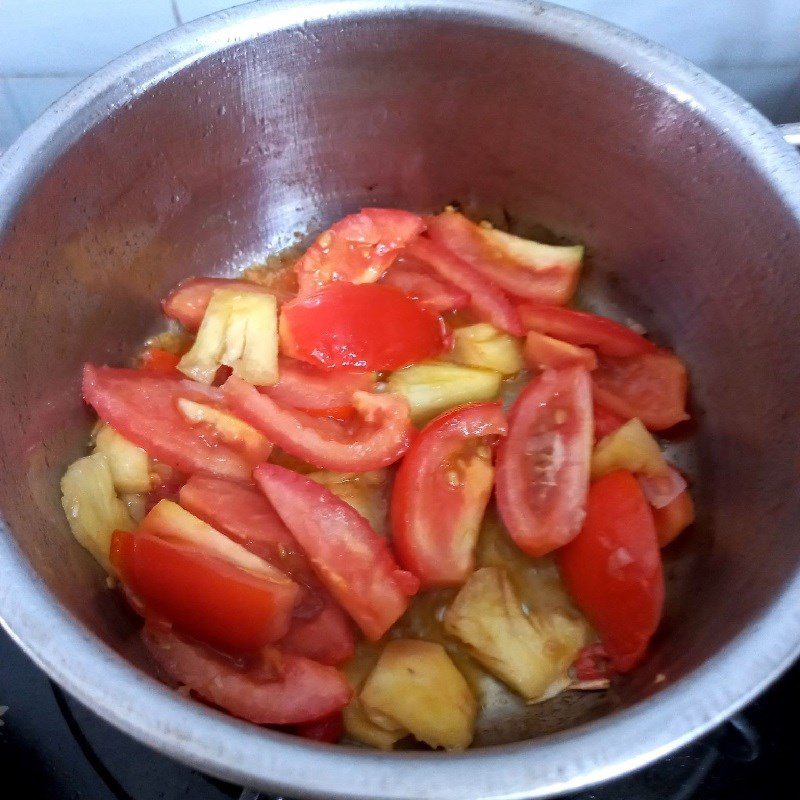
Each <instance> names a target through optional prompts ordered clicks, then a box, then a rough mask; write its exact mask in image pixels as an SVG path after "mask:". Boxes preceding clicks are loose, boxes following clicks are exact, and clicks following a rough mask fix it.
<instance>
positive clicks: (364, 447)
mask: <svg viewBox="0 0 800 800" xmlns="http://www.w3.org/2000/svg"><path fill="white" fill-rule="evenodd" d="M222 391H223V393H224V396H225V403H226V404H227V406H228V407H229V408H231V409H232V410H233V411H234V413H236V414H237V415H238V416H240V417H241V418H242V419H243V420H245V421H246V422H249V423H250V424H251V425H252V426H253V427H254V428H257V429H258V430H260V431H262V432H263V433H264V434H265V435H266V436H267V437H268V438H269V439H270V441H272V442H274V443H275V444H277V445H278V446H279V447H280V448H282V449H283V450H285V451H286V452H287V453H289V454H290V455H292V456H294V457H295V458H300V459H302V460H303V461H306V462H307V463H309V464H313V465H314V466H315V467H317V468H319V469H332V470H336V471H338V472H367V471H369V470H372V469H380V468H381V467H387V466H389V464H393V463H394V462H395V461H397V460H398V459H399V458H400V457H401V456H402V455H403V454H404V453H405V452H406V450H408V446H409V444H411V436H412V433H413V428H412V425H411V416H410V411H409V408H408V403H407V402H406V400H405V399H404V398H402V397H400V396H399V395H393V394H382V395H378V394H369V393H368V392H356V393H355V394H354V395H353V401H352V402H353V405H354V406H355V409H356V412H357V415H358V419H357V421H356V422H354V423H352V424H347V423H341V422H336V421H334V420H329V419H324V418H317V417H312V416H310V415H309V414H305V413H304V412H302V411H298V410H297V409H292V408H282V407H281V406H279V405H278V404H277V403H276V402H275V401H274V400H273V399H272V398H271V397H268V396H267V395H264V394H260V393H259V392H258V390H257V389H255V388H254V387H253V386H250V384H248V383H245V382H244V381H242V380H239V379H238V378H235V377H232V378H229V379H228V381H227V382H226V383H225V385H224V386H223V387H222ZM290 529H291V526H290Z"/></svg>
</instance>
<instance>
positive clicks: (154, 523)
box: [139, 500, 289, 583]
mask: <svg viewBox="0 0 800 800" xmlns="http://www.w3.org/2000/svg"><path fill="white" fill-rule="evenodd" d="M139 530H140V531H141V532H143V533H152V534H154V535H156V536H163V537H165V538H168V539H170V540H172V541H178V542H186V543H187V544H191V545H193V546H194V547H196V548H198V549H199V550H201V551H202V552H204V553H207V554H208V555H210V556H214V557H215V558H219V559H220V560H221V561H227V562H228V563H229V564H232V565H233V566H235V567H239V568H240V569H244V570H247V571H248V572H251V573H253V574H255V575H258V576H260V577H264V578H267V579H269V580H272V581H275V580H277V581H280V582H282V583H284V582H287V581H288V580H289V579H288V578H287V577H286V576H285V575H284V574H283V573H282V572H281V571H280V570H279V569H276V568H275V567H273V566H272V565H271V564H269V563H268V562H266V561H264V559H263V558H259V557H258V556H256V555H254V554H253V553H251V552H250V551H249V550H245V548H244V547H242V546H241V545H240V544H237V543H236V542H234V541H233V540H232V539H229V538H228V537H227V536H225V534H223V533H220V532H219V531H218V530H217V529H216V528H212V527H211V526H210V525H208V524H207V523H205V522H203V520H201V519H198V518H197V517H195V516H194V515H193V514H190V513H189V512H188V511H186V510H185V509H183V508H181V507H180V506H179V505H178V504H177V503H173V502H172V501H171V500H159V501H158V502H157V503H156V504H155V505H154V506H153V508H152V509H150V513H149V514H148V515H147V516H146V517H145V518H144V519H143V520H142V524H141V525H140V527H139Z"/></svg>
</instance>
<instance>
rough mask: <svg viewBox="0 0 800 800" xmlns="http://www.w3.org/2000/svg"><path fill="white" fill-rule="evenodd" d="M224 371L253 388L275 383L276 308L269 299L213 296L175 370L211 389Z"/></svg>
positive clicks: (221, 292)
mask: <svg viewBox="0 0 800 800" xmlns="http://www.w3.org/2000/svg"><path fill="white" fill-rule="evenodd" d="M223 365H225V366H228V367H230V368H231V369H232V370H233V374H234V375H236V376H238V377H239V378H241V379H242V380H245V381H247V382H248V383H252V384H253V385H255V386H270V385H272V384H273V383H275V382H276V381H277V380H278V304H277V301H276V300H275V297H274V296H273V295H271V294H261V293H257V292H243V291H238V290H236V289H217V290H216V291H215V292H214V293H213V294H212V296H211V302H210V303H209V304H208V308H207V309H206V313H205V314H204V316H203V322H202V323H201V325H200V330H199V331H198V332H197V338H196V339H195V340H194V344H193V345H192V349H191V350H189V352H188V353H186V355H184V356H183V358H182V359H181V360H180V361H179V362H178V369H179V370H180V371H181V372H182V373H183V374H184V375H186V376H187V377H189V378H192V379H193V380H196V381H199V382H200V383H207V384H210V383H212V382H213V380H214V376H215V375H216V373H217V370H218V369H219V367H221V366H223Z"/></svg>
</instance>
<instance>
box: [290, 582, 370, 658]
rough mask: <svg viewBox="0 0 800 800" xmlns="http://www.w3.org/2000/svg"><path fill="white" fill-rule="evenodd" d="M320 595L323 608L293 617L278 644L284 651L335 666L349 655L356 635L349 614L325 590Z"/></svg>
mask: <svg viewBox="0 0 800 800" xmlns="http://www.w3.org/2000/svg"><path fill="white" fill-rule="evenodd" d="M324 596H325V602H326V603H327V605H326V606H325V608H323V609H322V611H320V612H319V614H317V615H316V616H315V617H313V618H311V619H295V620H294V621H293V622H292V627H291V628H290V629H289V633H287V634H286V636H284V637H283V639H281V640H280V643H279V644H280V648H281V650H283V651H284V652H286V653H294V654H295V655H298V656H305V657H306V658H313V659H314V661H319V662H320V663H321V664H332V665H334V666H335V665H337V664H342V663H343V662H345V661H347V660H348V659H350V658H352V657H353V653H355V649H356V636H355V631H354V630H353V623H352V622H350V619H349V617H348V616H347V615H346V614H345V613H344V612H343V611H342V609H341V608H339V606H337V605H336V604H335V603H334V601H333V598H331V597H330V595H329V594H328V593H327V592H325V595H324Z"/></svg>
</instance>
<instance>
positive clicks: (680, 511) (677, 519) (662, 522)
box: [652, 490, 694, 547]
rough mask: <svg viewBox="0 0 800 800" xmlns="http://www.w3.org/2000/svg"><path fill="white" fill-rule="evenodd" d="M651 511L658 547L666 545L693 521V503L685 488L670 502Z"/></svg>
mask: <svg viewBox="0 0 800 800" xmlns="http://www.w3.org/2000/svg"><path fill="white" fill-rule="evenodd" d="M652 511H653V522H654V523H655V526H656V534H657V536H658V544H659V547H666V546H667V545H668V544H670V543H671V542H673V541H674V540H675V539H677V538H678V535H679V534H681V533H682V532H683V531H684V530H685V529H686V528H688V527H689V526H690V525H691V524H692V523H693V522H694V503H693V502H692V496H691V495H690V494H689V492H688V491H686V490H684V491H683V492H681V493H680V494H679V495H678V496H677V497H676V498H675V499H674V500H673V501H672V502H671V503H668V504H667V505H665V506H663V507H662V508H653V509H652Z"/></svg>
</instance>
